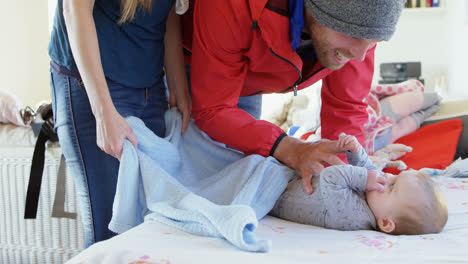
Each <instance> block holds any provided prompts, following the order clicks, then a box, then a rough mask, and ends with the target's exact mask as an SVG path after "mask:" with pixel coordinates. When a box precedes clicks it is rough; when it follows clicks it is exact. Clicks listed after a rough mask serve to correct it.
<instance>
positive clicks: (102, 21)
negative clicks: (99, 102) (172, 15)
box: [49, 0, 174, 88]
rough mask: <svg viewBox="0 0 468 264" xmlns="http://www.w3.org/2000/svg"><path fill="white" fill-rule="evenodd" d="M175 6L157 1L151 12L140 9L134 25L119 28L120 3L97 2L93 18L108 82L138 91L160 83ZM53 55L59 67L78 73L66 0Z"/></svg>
mask: <svg viewBox="0 0 468 264" xmlns="http://www.w3.org/2000/svg"><path fill="white" fill-rule="evenodd" d="M173 4H174V0H158V1H155V2H154V4H153V8H152V11H151V12H150V13H148V12H146V11H145V10H144V9H141V8H138V9H137V12H136V14H135V19H134V20H133V21H132V22H126V23H124V24H121V25H119V24H118V23H117V22H118V21H119V19H120V0H96V2H95V5H94V9H93V17H94V22H95V25H96V31H97V37H98V41H99V51H100V54H101V61H102V66H103V68H104V74H105V76H106V77H107V78H108V79H111V80H113V81H115V82H118V83H120V84H123V85H126V86H129V87H135V88H143V87H149V86H151V85H153V84H155V83H156V82H157V81H159V80H160V78H161V75H162V72H163V65H164V34H165V33H166V20H167V17H168V14H169V11H170V9H171V8H172V6H173ZM49 56H50V57H51V59H52V60H53V61H54V62H55V63H57V64H58V65H61V66H63V67H66V68H67V69H69V70H70V71H73V72H78V69H77V67H76V64H75V60H74V59H73V55H72V52H71V49H70V43H69V41H68V34H67V30H66V27H65V21H64V18H63V0H59V1H58V4H57V10H56V14H55V21H54V27H53V31H52V36H51V40H50V43H49Z"/></svg>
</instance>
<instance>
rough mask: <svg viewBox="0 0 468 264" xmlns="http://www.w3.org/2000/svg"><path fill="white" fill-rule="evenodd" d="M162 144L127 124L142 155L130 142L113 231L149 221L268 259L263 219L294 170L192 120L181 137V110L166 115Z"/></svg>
mask: <svg viewBox="0 0 468 264" xmlns="http://www.w3.org/2000/svg"><path fill="white" fill-rule="evenodd" d="M165 120H166V130H167V132H166V137H165V138H160V137H158V136H156V135H155V134H154V133H153V132H151V131H150V130H149V129H148V128H147V127H146V126H145V125H144V124H143V122H142V121H141V120H140V119H138V118H135V117H129V118H127V122H128V123H129V124H130V126H132V128H133V131H134V132H135V134H136V136H137V138H138V149H135V148H134V147H133V145H132V144H131V143H130V142H129V141H125V143H124V148H123V153H122V158H121V163H120V168H119V176H118V182H117V192H116V195H115V199H114V206H113V215H112V220H111V222H110V223H109V229H110V230H112V231H114V232H116V233H122V232H124V231H126V230H128V229H130V228H132V227H134V226H136V225H138V224H140V223H142V222H143V221H144V220H145V221H147V220H156V221H159V222H162V223H165V224H167V225H170V226H173V227H177V228H179V229H181V230H183V231H186V232H189V233H192V234H196V235H203V236H213V237H220V238H224V239H226V240H228V241H229V242H230V243H232V244H233V245H235V246H236V247H238V248H240V249H242V250H246V251H254V252H268V251H269V250H270V247H271V242H270V241H265V240H257V239H256V237H255V235H254V231H255V229H256V227H257V224H258V220H260V219H261V218H263V217H264V216H265V215H266V214H267V213H268V212H269V211H270V210H271V209H272V208H273V206H274V204H275V202H276V200H277V199H278V198H279V196H280V195H281V193H282V192H283V191H284V190H285V188H286V186H287V184H288V182H289V180H290V179H292V178H293V177H295V173H294V171H293V170H291V169H289V168H288V167H286V166H284V165H282V164H280V163H279V162H278V161H277V160H276V159H274V158H272V157H267V158H265V157H262V156H259V155H251V156H247V157H245V156H244V155H243V154H242V153H240V152H238V151H236V150H233V149H230V148H227V147H226V146H225V145H224V144H221V143H218V142H214V141H212V140H211V139H210V138H209V137H208V136H207V135H206V134H205V133H203V132H202V131H200V130H199V129H198V127H197V126H196V125H195V124H194V123H193V121H190V124H189V126H188V128H187V131H186V132H185V133H184V134H181V132H180V131H181V126H182V120H181V116H180V114H179V113H178V112H177V110H176V109H171V110H169V111H168V112H167V113H166V116H165Z"/></svg>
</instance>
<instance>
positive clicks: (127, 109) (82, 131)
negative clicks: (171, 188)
mask: <svg viewBox="0 0 468 264" xmlns="http://www.w3.org/2000/svg"><path fill="white" fill-rule="evenodd" d="M51 87H52V104H53V112H54V119H55V120H54V121H55V128H56V130H57V134H58V137H59V141H60V145H61V147H62V151H63V154H64V156H65V159H66V161H67V165H68V167H69V168H70V171H71V174H72V176H73V178H74V182H75V187H76V191H77V196H78V197H77V198H78V206H79V210H80V213H81V218H82V222H83V226H84V230H85V242H86V247H88V246H90V245H91V244H93V243H94V242H98V241H102V240H105V239H108V238H110V237H112V236H114V235H115V234H114V233H113V232H111V231H110V230H109V229H108V224H109V222H110V219H111V217H112V204H113V201H114V195H115V190H116V185H117V174H118V169H119V161H118V160H117V159H115V158H114V157H112V156H110V155H108V154H106V153H105V152H103V151H102V150H101V149H99V147H98V146H97V144H96V120H95V118H94V115H93V113H92V111H91V107H90V104H89V99H88V96H87V94H86V90H85V88H84V86H83V84H82V82H81V80H79V79H76V78H73V77H68V76H65V75H60V74H57V73H55V72H54V71H53V70H52V71H51ZM108 87H109V91H110V94H111V97H112V101H113V103H114V105H115V107H116V109H117V111H118V112H119V113H120V114H121V115H122V116H123V117H127V116H136V117H139V118H141V119H142V120H143V121H144V122H145V124H146V126H147V127H149V128H150V129H151V130H152V131H153V132H155V133H156V134H157V135H159V136H164V132H165V124H164V113H165V111H166V110H167V109H168V103H167V99H166V95H165V87H164V84H163V82H162V81H161V82H159V83H158V84H157V85H154V86H153V87H149V88H144V89H137V88H129V87H125V86H123V85H120V84H117V83H114V82H110V81H108Z"/></svg>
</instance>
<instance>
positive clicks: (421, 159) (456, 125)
mask: <svg viewBox="0 0 468 264" xmlns="http://www.w3.org/2000/svg"><path fill="white" fill-rule="evenodd" d="M462 123H463V122H462V120H460V119H451V120H447V121H442V122H437V123H434V124H431V125H427V126H423V127H421V128H420V129H418V130H416V131H415V132H413V133H411V134H409V135H406V136H404V137H402V138H400V139H399V140H397V141H396V142H395V143H401V144H404V145H407V146H410V147H412V148H413V151H412V152H408V153H407V154H406V155H405V156H403V157H402V158H401V160H402V161H403V162H405V163H406V165H408V168H411V169H415V170H419V169H422V168H434V169H445V167H447V166H448V165H450V164H451V163H452V161H453V158H454V156H455V151H456V149H457V145H458V139H459V138H460V134H461V132H462ZM384 171H385V172H389V173H393V174H399V173H400V171H399V170H398V169H395V168H386V169H384Z"/></svg>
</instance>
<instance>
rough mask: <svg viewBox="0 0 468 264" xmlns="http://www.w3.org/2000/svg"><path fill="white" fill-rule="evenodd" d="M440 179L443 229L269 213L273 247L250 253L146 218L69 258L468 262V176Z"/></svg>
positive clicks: (262, 230) (452, 106) (455, 110)
mask: <svg viewBox="0 0 468 264" xmlns="http://www.w3.org/2000/svg"><path fill="white" fill-rule="evenodd" d="M467 105H468V104H467V102H461V103H460V102H455V103H449V104H448V106H444V107H443V108H442V109H441V111H442V112H441V113H442V114H443V115H442V114H440V115H439V116H438V117H437V116H435V117H433V118H432V120H436V119H438V118H447V117H453V116H456V115H460V114H461V115H464V114H466V110H467V107H466V106H467ZM465 123H466V122H465ZM465 131H466V129H465V130H464V132H465ZM462 137H463V134H462ZM435 181H436V182H437V183H438V184H439V185H440V187H441V189H442V191H443V193H444V194H445V196H446V199H447V202H448V210H449V220H448V223H447V225H446V227H445V228H444V230H443V232H442V233H440V234H433V235H423V236H391V235H386V234H383V233H379V232H375V231H352V232H351V231H349V232H343V231H336V230H328V229H323V228H318V227H313V226H306V225H301V224H296V223H293V222H288V221H284V220H281V219H278V218H274V217H271V216H266V217H265V218H263V219H262V220H261V221H260V222H259V224H258V227H257V229H256V231H255V233H256V236H257V238H259V239H266V240H269V241H271V243H272V249H271V251H270V252H268V253H248V252H244V251H240V250H239V249H237V248H235V247H234V246H232V245H231V244H230V243H229V242H227V241H226V240H223V239H219V238H213V237H202V236H195V235H191V234H189V233H185V232H182V231H180V230H178V229H175V228H172V227H169V226H167V225H164V224H161V223H159V222H155V221H146V222H144V223H143V224H140V225H138V226H136V227H134V228H132V229H130V230H129V231H127V232H124V233H123V234H121V235H118V236H116V237H114V238H112V239H109V240H107V241H103V242H100V243H96V244H94V245H93V246H91V247H90V248H88V249H86V250H84V251H83V252H81V253H80V254H78V255H77V256H75V257H74V258H72V259H71V260H69V261H68V262H67V263H71V264H73V263H135V264H136V263H148V264H149V263H165V264H169V263H306V262H318V263H337V262H338V261H341V262H346V263H348V262H351V263H374V262H375V263H377V262H378V263H398V262H403V263H447V262H454V263H467V262H468V251H467V250H466V241H468V179H467V178H445V177H438V178H435Z"/></svg>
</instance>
